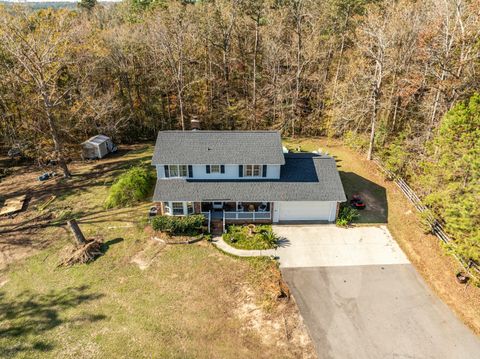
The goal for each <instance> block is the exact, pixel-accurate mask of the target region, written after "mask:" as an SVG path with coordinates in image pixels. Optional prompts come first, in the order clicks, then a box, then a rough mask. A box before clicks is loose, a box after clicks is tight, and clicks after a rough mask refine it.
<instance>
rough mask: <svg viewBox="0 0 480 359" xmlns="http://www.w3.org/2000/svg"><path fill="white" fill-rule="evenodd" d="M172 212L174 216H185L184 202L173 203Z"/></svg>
mask: <svg viewBox="0 0 480 359" xmlns="http://www.w3.org/2000/svg"><path fill="white" fill-rule="evenodd" d="M172 210H173V215H174V216H181V215H183V214H184V213H183V202H172Z"/></svg>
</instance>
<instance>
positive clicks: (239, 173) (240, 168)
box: [238, 165, 243, 177]
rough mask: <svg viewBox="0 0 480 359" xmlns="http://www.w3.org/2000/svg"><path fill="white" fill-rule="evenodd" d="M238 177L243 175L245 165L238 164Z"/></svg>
mask: <svg viewBox="0 0 480 359" xmlns="http://www.w3.org/2000/svg"><path fill="white" fill-rule="evenodd" d="M238 177H243V165H239V166H238Z"/></svg>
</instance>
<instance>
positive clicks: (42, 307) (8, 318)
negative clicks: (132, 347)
mask: <svg viewBox="0 0 480 359" xmlns="http://www.w3.org/2000/svg"><path fill="white" fill-rule="evenodd" d="M102 297H103V294H98V293H90V292H89V291H88V286H80V287H70V288H65V289H62V290H58V291H51V292H49V293H47V294H37V293H33V292H31V291H25V292H23V293H21V294H19V295H18V296H16V297H15V299H10V298H6V296H5V293H2V292H0V357H13V356H16V355H20V354H22V353H30V354H31V355H32V354H33V353H36V355H41V353H45V352H47V351H51V350H53V348H54V344H53V343H51V342H49V341H48V339H45V338H46V337H48V336H47V335H45V334H46V333H47V332H48V331H50V330H53V329H55V328H56V327H58V326H59V325H65V324H68V325H81V324H83V323H86V322H97V321H100V320H104V319H105V318H106V316H105V315H103V314H90V313H81V314H80V315H78V316H76V317H73V318H64V317H62V313H63V312H64V311H65V310H67V309H70V308H74V307H77V306H78V305H80V304H84V303H88V302H91V301H94V300H98V299H100V298H102Z"/></svg>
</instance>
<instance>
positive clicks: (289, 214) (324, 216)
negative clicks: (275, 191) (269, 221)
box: [273, 201, 337, 222]
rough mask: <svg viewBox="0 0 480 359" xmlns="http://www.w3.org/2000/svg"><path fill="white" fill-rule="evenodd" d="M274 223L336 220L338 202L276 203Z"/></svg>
mask: <svg viewBox="0 0 480 359" xmlns="http://www.w3.org/2000/svg"><path fill="white" fill-rule="evenodd" d="M273 208H274V218H273V219H274V222H278V221H329V222H332V221H333V220H335V214H336V209H337V203H336V202H313V201H305V202H275V204H274V207H273Z"/></svg>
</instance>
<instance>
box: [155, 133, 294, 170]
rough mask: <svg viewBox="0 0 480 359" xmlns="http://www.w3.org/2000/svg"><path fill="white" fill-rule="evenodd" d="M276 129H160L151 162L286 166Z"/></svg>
mask: <svg viewBox="0 0 480 359" xmlns="http://www.w3.org/2000/svg"><path fill="white" fill-rule="evenodd" d="M284 163H285V159H284V157H283V153H282V141H281V138H280V133H279V132H277V131H160V132H159V133H158V137H157V142H156V144H155V151H154V154H153V158H152V164H153V165H157V164H192V165H195V164H201V165H204V164H213V165H216V164H278V165H283V164H284Z"/></svg>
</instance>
